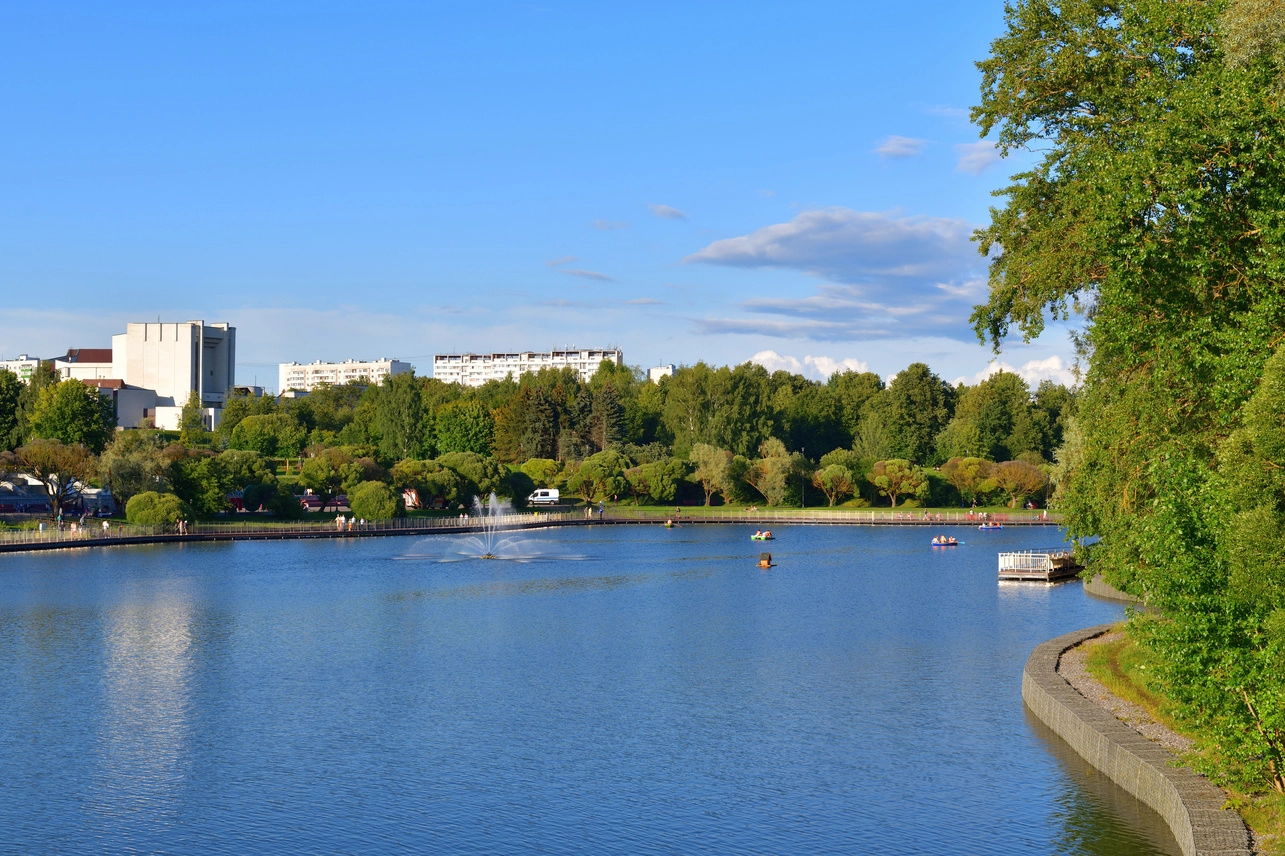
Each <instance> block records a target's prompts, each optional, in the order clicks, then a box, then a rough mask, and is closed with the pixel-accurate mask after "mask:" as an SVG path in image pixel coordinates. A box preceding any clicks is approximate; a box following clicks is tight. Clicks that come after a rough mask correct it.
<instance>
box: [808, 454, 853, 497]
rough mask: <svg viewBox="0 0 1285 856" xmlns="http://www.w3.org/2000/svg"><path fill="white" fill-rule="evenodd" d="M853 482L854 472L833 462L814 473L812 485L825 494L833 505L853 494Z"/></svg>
mask: <svg viewBox="0 0 1285 856" xmlns="http://www.w3.org/2000/svg"><path fill="white" fill-rule="evenodd" d="M853 482H854V479H853V477H852V472H851V471H850V470H849V469H848V468H847V467H845V466H842V465H840V464H831V465H830V466H828V467H823V468H822V469H819V470H817V471H816V472H815V473H813V474H812V486H813V487H815V488H816V489H817V490H819V491H821V492H822V493H823V494H825V498H826V499H827V500H829V501H830V506H831V507H833V506H834V504H835V503H836V502H838V501H840V500H842V499H844V498H845V497H848V496H851V495H852V492H853Z"/></svg>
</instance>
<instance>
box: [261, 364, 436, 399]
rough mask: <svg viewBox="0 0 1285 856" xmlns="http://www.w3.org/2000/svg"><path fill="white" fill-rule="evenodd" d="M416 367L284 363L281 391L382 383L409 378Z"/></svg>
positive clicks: (402, 365) (281, 370)
mask: <svg viewBox="0 0 1285 856" xmlns="http://www.w3.org/2000/svg"><path fill="white" fill-rule="evenodd" d="M413 369H414V367H413V366H412V365H411V364H410V363H403V362H402V361H401V360H389V359H380V360H345V361H344V362H342V363H327V362H322V361H321V360H318V361H317V362H315V363H305V364H300V363H281V364H280V366H279V369H278V381H279V383H280V385H279V386H278V391H280V392H285V391H287V390H291V389H294V390H298V391H300V392H312V390H313V388H315V387H317V386H320V385H321V384H323V383H328V384H330V385H331V386H339V385H340V384H344V383H352V382H361V383H383V382H384V378H386V377H389V376H390V375H399V374H408V373H410V372H411V371H413Z"/></svg>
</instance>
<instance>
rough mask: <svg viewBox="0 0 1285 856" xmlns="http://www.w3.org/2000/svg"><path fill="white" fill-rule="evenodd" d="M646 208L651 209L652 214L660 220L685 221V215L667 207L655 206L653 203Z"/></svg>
mask: <svg viewBox="0 0 1285 856" xmlns="http://www.w3.org/2000/svg"><path fill="white" fill-rule="evenodd" d="M647 207H648V208H650V209H651V213H652V214H655V215H656V216H657V217H660V218H661V219H662V220H686V219H687V215H686V214H685V213H683V212H682V211H679V210H678V209H677V208H673V207H671V206H669V205H657V204H655V203H648V204H647Z"/></svg>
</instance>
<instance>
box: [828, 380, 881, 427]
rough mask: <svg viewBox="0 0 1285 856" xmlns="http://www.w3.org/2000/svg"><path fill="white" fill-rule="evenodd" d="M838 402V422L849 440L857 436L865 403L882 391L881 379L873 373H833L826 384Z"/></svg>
mask: <svg viewBox="0 0 1285 856" xmlns="http://www.w3.org/2000/svg"><path fill="white" fill-rule="evenodd" d="M826 386H828V387H829V388H830V389H831V391H832V392H833V393H834V395H835V397H836V398H837V399H838V402H839V413H840V417H839V418H840V420H841V421H842V424H843V428H844V430H845V431H847V433H848V436H849V438H850V439H849V441H848V442H849V443H850V442H851V438H855V437H856V435H857V429H858V428H859V426H860V425H861V420H862V411H863V410H864V408H865V405H866V402H867V401H869V400H870V399H871V398H873V397H874V396H875V395H876V394H878V393H879V392H881V391H882V390H883V379H882V378H880V377H879V375H877V374H875V373H874V372H854V371H843V372H835V373H834V374H832V375H830V379H829V380H828V381H827V382H826Z"/></svg>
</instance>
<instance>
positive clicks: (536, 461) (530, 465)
mask: <svg viewBox="0 0 1285 856" xmlns="http://www.w3.org/2000/svg"><path fill="white" fill-rule="evenodd" d="M558 469H559V467H558V462H557V461H554V460H551V459H549V458H532V459H531V460H529V461H527V462H526V463H525V464H523V465H522V472H524V473H526V474H527V475H528V476H530V477H531V481H533V482H535V484H536V487H550V486H552V484H553V480H554V478H556V477H557V475H558Z"/></svg>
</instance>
